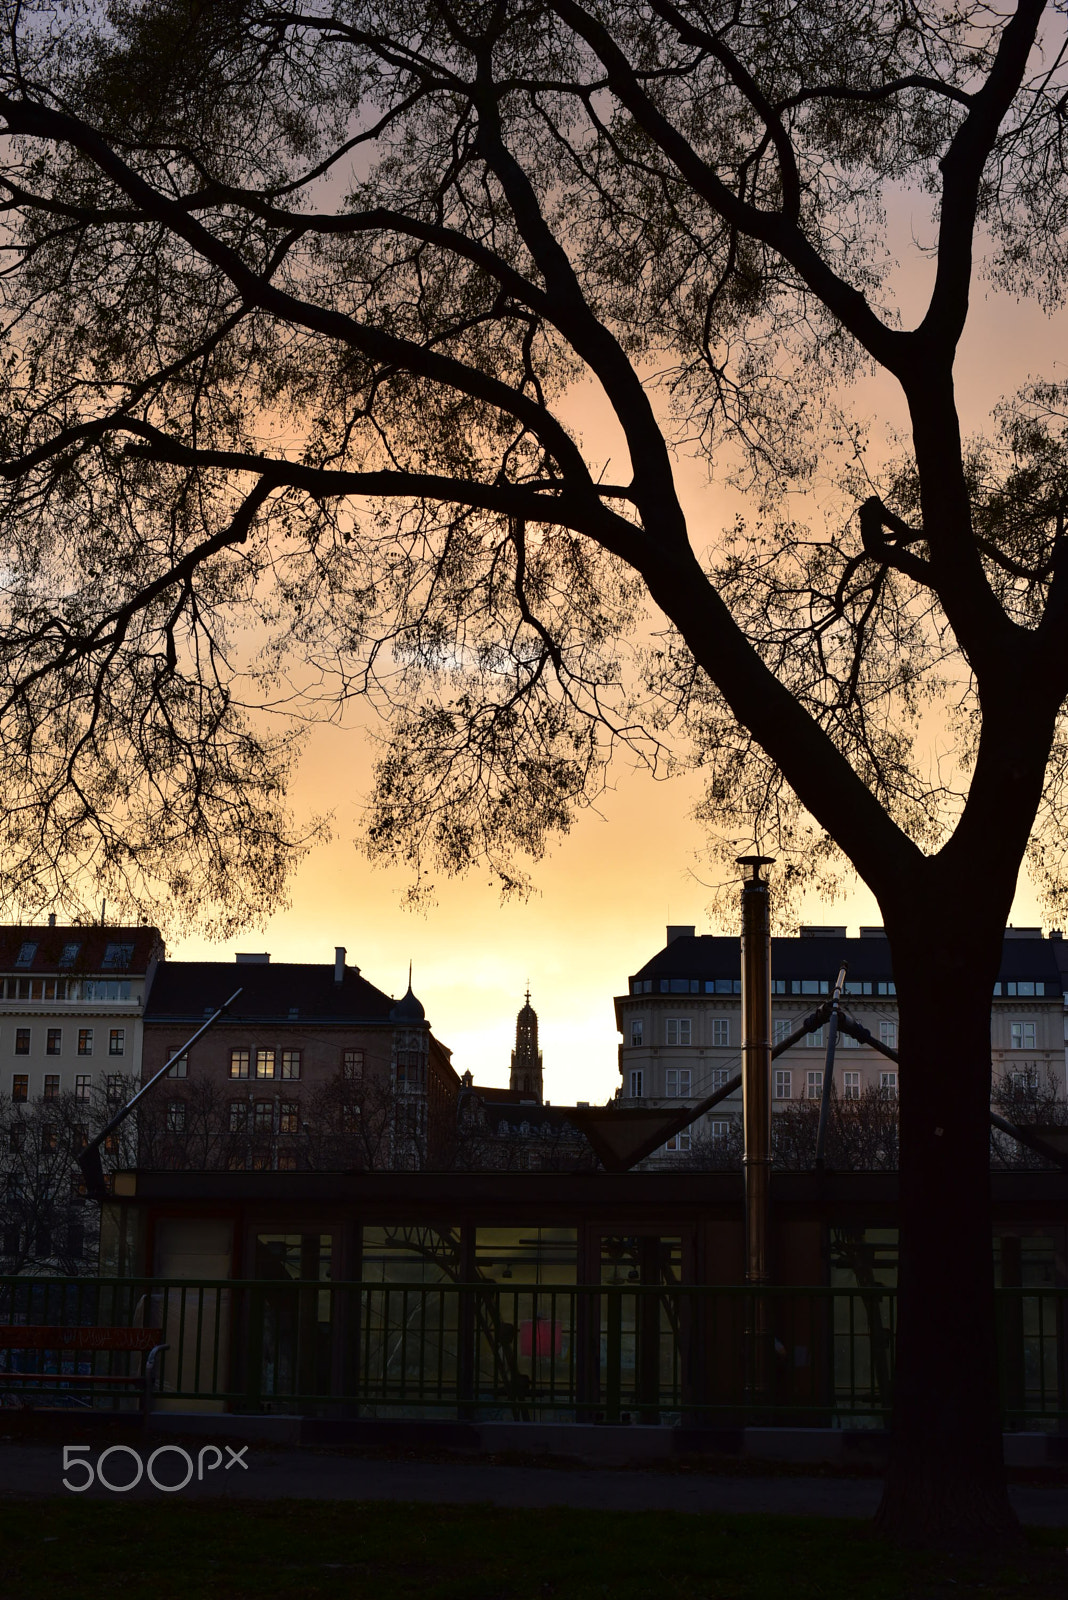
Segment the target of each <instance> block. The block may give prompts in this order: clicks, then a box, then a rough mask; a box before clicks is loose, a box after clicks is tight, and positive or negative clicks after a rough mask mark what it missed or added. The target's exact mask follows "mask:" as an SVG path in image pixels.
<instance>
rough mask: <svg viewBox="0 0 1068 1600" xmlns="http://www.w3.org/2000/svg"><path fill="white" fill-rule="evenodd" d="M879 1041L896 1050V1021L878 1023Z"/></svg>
mask: <svg viewBox="0 0 1068 1600" xmlns="http://www.w3.org/2000/svg"><path fill="white" fill-rule="evenodd" d="M879 1042H880V1044H885V1045H886V1046H887V1047H888V1048H889V1049H891V1050H896V1049H897V1023H896V1022H880V1024H879Z"/></svg>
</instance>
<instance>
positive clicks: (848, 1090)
mask: <svg viewBox="0 0 1068 1600" xmlns="http://www.w3.org/2000/svg"><path fill="white" fill-rule="evenodd" d="M1017 1076H1019V1074H1016V1073H1014V1074H1013V1081H1014V1082H1015V1080H1016V1078H1017ZM730 1079H731V1072H730V1068H729V1067H717V1068H715V1069H714V1071H712V1072H711V1073H709V1074H708V1075H707V1078H705V1076H704V1075H702V1082H707V1084H708V1087H707V1089H706V1090H705V1091H704V1092H705V1093H707V1094H715V1092H716V1090H717V1089H723V1088H726V1086H727V1084H728V1083H729V1082H730ZM1035 1082H1037V1076H1036V1079H1035ZM792 1084H793V1073H792V1071H791V1069H790V1068H789V1067H776V1069H775V1098H776V1100H790V1099H792V1097H793V1089H792ZM842 1084H843V1093H844V1097H845V1099H847V1100H859V1099H860V1073H859V1072H845V1073H843V1074H842ZM692 1085H693V1074H692V1072H691V1070H690V1068H689V1067H669V1068H668V1069H667V1071H666V1072H665V1073H664V1098H665V1099H666V1100H688V1099H690V1098H691V1096H692V1094H693V1087H692ZM805 1085H806V1092H807V1097H808V1098H809V1099H813V1098H816V1099H818V1098H819V1096H820V1095H821V1094H822V1093H823V1073H822V1072H820V1071H817V1070H812V1071H810V1072H807V1073H806V1074H805ZM879 1087H880V1089H882V1090H883V1091H884V1093H886V1094H891V1095H896V1094H897V1073H896V1072H881V1073H880V1074H879ZM628 1089H629V1095H630V1098H631V1099H632V1100H641V1099H642V1098H643V1096H644V1093H645V1073H644V1071H643V1070H642V1069H641V1068H640V1067H635V1068H633V1069H632V1070H631V1073H630V1078H629V1084H628ZM802 1098H804V1095H803V1096H802Z"/></svg>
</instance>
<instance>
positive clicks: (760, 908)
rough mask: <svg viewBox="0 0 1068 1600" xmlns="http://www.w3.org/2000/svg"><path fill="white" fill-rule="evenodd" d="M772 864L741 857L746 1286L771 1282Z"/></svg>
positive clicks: (766, 1362)
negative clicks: (764, 873)
mask: <svg viewBox="0 0 1068 1600" xmlns="http://www.w3.org/2000/svg"><path fill="white" fill-rule="evenodd" d="M773 861H774V857H773V856H739V857H738V865H739V866H741V867H748V868H749V869H750V876H749V877H748V878H746V879H745V881H744V883H743V884H742V1126H743V1132H744V1138H745V1157H744V1165H745V1281H746V1283H747V1284H748V1285H749V1286H750V1287H752V1288H753V1289H756V1290H758V1291H759V1290H760V1289H762V1288H764V1287H765V1286H766V1285H767V1284H768V1283H769V1282H770V1281H771V1274H770V1271H769V1267H768V1232H769V1221H770V1208H771V914H770V909H769V900H768V886H767V883H766V882H765V881H764V879H763V878H761V876H760V869H761V867H764V866H770V865H772V863H773ZM745 1334H746V1339H745V1343H746V1397H747V1399H748V1400H749V1401H750V1403H751V1404H754V1405H760V1404H766V1403H767V1401H768V1399H769V1398H770V1393H771V1329H770V1318H769V1316H768V1304H767V1300H766V1297H765V1296H764V1295H762V1294H760V1293H759V1292H758V1293H756V1294H753V1295H749V1296H747V1297H746V1330H745Z"/></svg>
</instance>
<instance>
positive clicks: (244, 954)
mask: <svg viewBox="0 0 1068 1600" xmlns="http://www.w3.org/2000/svg"><path fill="white" fill-rule="evenodd" d="M234 960H235V961H236V962H237V964H238V966H239V967H266V966H269V965H270V962H271V953H270V951H269V950H238V951H237V952H236V953H235V955H234Z"/></svg>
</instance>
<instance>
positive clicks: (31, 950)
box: [15, 944, 37, 967]
mask: <svg viewBox="0 0 1068 1600" xmlns="http://www.w3.org/2000/svg"><path fill="white" fill-rule="evenodd" d="M36 954H37V946H36V945H35V944H20V945H19V953H18V955H17V956H16V957H15V965H16V967H32V966H33V958H34V956H35V955H36Z"/></svg>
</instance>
